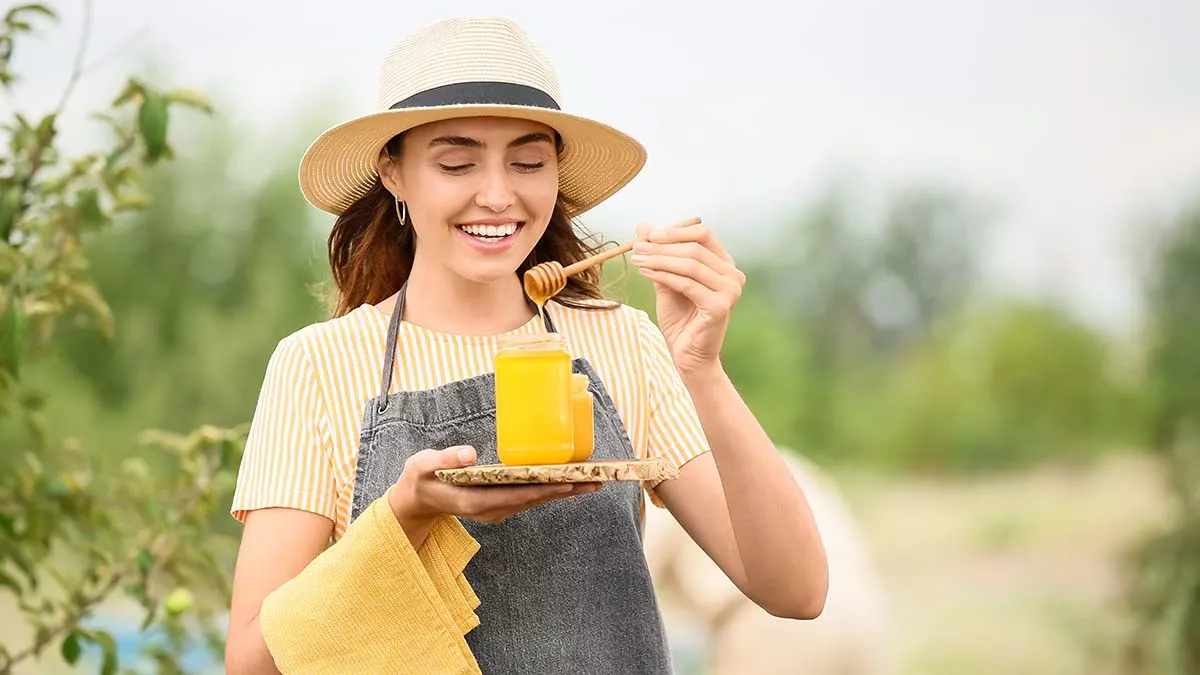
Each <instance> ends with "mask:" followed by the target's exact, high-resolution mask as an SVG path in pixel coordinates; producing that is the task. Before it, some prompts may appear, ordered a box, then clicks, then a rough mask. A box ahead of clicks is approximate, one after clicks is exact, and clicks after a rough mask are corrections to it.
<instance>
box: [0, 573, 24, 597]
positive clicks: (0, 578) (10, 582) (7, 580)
mask: <svg viewBox="0 0 1200 675" xmlns="http://www.w3.org/2000/svg"><path fill="white" fill-rule="evenodd" d="M0 586H4V587H5V588H8V589H10V590H12V592H13V593H14V594H15V595H16V596H17V597H21V585H20V584H18V583H17V580H16V579H14V578H12V577H10V576H9V575H8V574H7V573H5V571H4V570H0Z"/></svg>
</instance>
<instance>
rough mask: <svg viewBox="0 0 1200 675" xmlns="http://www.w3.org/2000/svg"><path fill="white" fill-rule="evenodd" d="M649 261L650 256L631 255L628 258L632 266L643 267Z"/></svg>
mask: <svg viewBox="0 0 1200 675" xmlns="http://www.w3.org/2000/svg"><path fill="white" fill-rule="evenodd" d="M649 261H650V256H646V255H631V256H629V262H631V263H633V264H634V265H645V264H646V263H647V262H649Z"/></svg>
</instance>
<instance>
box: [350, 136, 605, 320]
mask: <svg viewBox="0 0 1200 675" xmlns="http://www.w3.org/2000/svg"><path fill="white" fill-rule="evenodd" d="M402 138H403V134H400V135H397V136H395V137H393V138H392V139H391V140H390V141H388V143H387V145H386V146H385V148H384V150H385V151H386V152H387V154H388V155H389V157H392V158H395V157H397V156H398V155H399V154H400V148H401V143H402ZM558 149H559V153H560V154H561V152H562V143H561V140H560V141H559V142H558ZM569 207H570V204H569V203H568V202H567V201H566V200H565V198H564V197H563V196H562V195H559V198H558V202H557V203H556V204H555V205H554V212H553V214H551V216H550V224H549V225H548V226H547V227H546V232H545V233H544V234H543V235H542V238H541V239H539V240H538V243H537V245H535V246H534V247H533V251H531V252H530V254H529V257H527V258H526V259H525V260H524V261H523V262H522V263H521V265H520V267H518V268H517V274H518V275H523V274H524V273H525V270H528V269H529V268H530V267H533V266H534V265H537V264H539V263H543V262H548V261H551V260H557V261H558V262H559V263H561V264H562V265H563V266H566V265H569V264H571V263H574V262H578V261H580V260H583V259H584V258H586V257H588V256H590V255H593V254H595V253H597V252H598V251H599V250H600V249H601V248H602V247H603V245H602V243H598V244H597V245H595V246H589V245H588V244H587V243H586V242H585V237H581V236H580V235H579V234H578V233H577V232H576V227H577V226H576V224H575V223H574V222H573V221H572V220H571V218H570V216H568V215H567V214H568V208H569ZM580 229H582V228H580ZM586 238H588V239H595V237H594V236H592V235H587V236H586ZM328 246H329V267H330V269H331V270H332V272H333V282H334V284H335V285H336V286H337V291H336V293H335V294H334V297H333V298H332V299H331V300H332V302H331V304H332V306H333V307H332V313H333V316H335V317H338V316H343V315H345V314H347V313H349V312H350V311H352V310H354V309H355V308H357V307H359V306H360V305H363V304H367V303H369V304H376V303H379V302H381V301H383V300H384V299H385V298H387V297H388V296H389V295H391V294H392V293H395V292H396V291H397V290H399V289H400V286H401V285H402V284H404V282H405V281H406V280H407V279H408V275H409V273H410V272H411V271H412V264H413V256H414V255H415V254H416V235H415V233H414V232H413V228H412V222H411V221H409V222H407V223H401V222H400V218H399V216H398V215H397V213H396V208H395V198H394V197H393V196H392V194H391V193H390V192H388V191H387V189H386V188H385V187H384V186H383V183H382V181H380V179H379V177H378V176H377V177H376V178H375V181H374V182H373V183H372V184H371V187H370V189H369V190H368V191H367V194H365V195H363V197H362V198H360V199H359V200H357V201H356V202H354V204H352V205H351V206H350V207H349V208H348V209H346V211H345V212H343V213H342V215H340V216H338V218H337V221H335V222H334V224H333V229H332V231H330V233H329V241H328ZM600 278H601V266H599V265H597V266H596V267H592V268H590V269H588V270H585V271H583V272H580V273H578V274H574V275H572V276H571V277H569V278H568V279H567V287H566V288H564V289H563V290H562V291H561V292H559V294H558V295H556V296H554V300H555V302H558V303H560V304H563V305H567V306H571V307H579V308H582V309H598V308H608V307H612V306H618V305H619V304H620V303H619V302H610V303H603V302H602V303H597V302H595V301H596V300H607V298H606V297H605V295H604V293H603V292H602V291H601V289H600ZM589 301H590V302H589Z"/></svg>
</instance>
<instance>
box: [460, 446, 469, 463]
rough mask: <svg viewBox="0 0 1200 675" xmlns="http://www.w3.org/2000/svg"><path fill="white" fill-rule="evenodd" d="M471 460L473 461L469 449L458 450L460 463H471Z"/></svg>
mask: <svg viewBox="0 0 1200 675" xmlns="http://www.w3.org/2000/svg"><path fill="white" fill-rule="evenodd" d="M471 459H472V458H471V451H470V450H469V449H467V448H459V449H458V461H460V462H469V461H471Z"/></svg>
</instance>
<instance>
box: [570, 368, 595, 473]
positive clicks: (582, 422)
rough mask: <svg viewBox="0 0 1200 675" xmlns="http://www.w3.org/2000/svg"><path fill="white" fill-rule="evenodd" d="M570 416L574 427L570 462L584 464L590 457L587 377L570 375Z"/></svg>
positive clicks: (590, 439) (589, 393)
mask: <svg viewBox="0 0 1200 675" xmlns="http://www.w3.org/2000/svg"><path fill="white" fill-rule="evenodd" d="M571 416H572V417H573V418H574V426H575V453H574V454H572V455H571V461H572V462H586V461H587V460H588V458H589V457H591V456H592V448H593V445H594V443H595V441H594V439H593V438H592V425H593V424H594V421H593V418H592V392H590V391H588V376H587V375H584V374H583V373H575V374H573V375H571Z"/></svg>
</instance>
